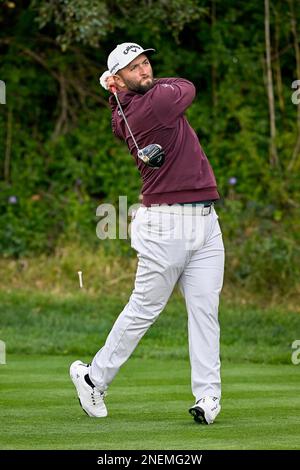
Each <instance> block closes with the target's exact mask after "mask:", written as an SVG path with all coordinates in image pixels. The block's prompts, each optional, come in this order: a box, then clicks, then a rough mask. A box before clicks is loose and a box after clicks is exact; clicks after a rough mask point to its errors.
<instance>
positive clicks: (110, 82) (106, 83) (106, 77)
mask: <svg viewBox="0 0 300 470" xmlns="http://www.w3.org/2000/svg"><path fill="white" fill-rule="evenodd" d="M99 82H100V84H101V86H103V88H104V89H105V90H109V91H111V92H112V90H111V87H115V88H117V85H116V81H115V76H114V75H111V73H110V72H109V71H108V70H106V71H105V72H104V73H103V74H102V75H101V77H100V78H99Z"/></svg>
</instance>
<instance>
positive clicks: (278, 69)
mask: <svg viewBox="0 0 300 470" xmlns="http://www.w3.org/2000/svg"><path fill="white" fill-rule="evenodd" d="M279 42H280V23H279V15H278V12H277V11H276V10H275V54H276V55H275V73H276V87H277V95H278V101H279V109H280V111H281V112H282V114H284V111H285V102H284V96H283V87H282V75H281V67H280V57H279Z"/></svg>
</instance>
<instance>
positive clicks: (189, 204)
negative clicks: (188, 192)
mask: <svg viewBox="0 0 300 470" xmlns="http://www.w3.org/2000/svg"><path fill="white" fill-rule="evenodd" d="M213 203H214V201H211V200H209V201H193V202H178V203H177V204H180V205H181V206H184V205H188V206H198V205H203V206H204V207H211V206H212V205H213Z"/></svg>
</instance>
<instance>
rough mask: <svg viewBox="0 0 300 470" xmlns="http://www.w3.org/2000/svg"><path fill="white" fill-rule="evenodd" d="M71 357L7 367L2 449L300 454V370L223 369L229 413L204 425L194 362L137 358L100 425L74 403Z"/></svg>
mask: <svg viewBox="0 0 300 470" xmlns="http://www.w3.org/2000/svg"><path fill="white" fill-rule="evenodd" d="M73 359H75V358H73V357H61V356H25V357H20V356H11V357H10V358H9V362H8V364H7V365H6V366H1V369H0V374H1V411H0V414H1V427H2V432H1V445H0V447H1V449H98V450H101V449H200V450H202V449H299V430H300V418H299V408H300V396H299V372H298V370H296V367H295V366H292V365H258V364H224V366H223V401H222V405H223V410H222V412H221V414H220V415H219V417H218V419H217V421H216V422H215V424H214V425H212V426H202V425H198V424H196V423H194V421H193V420H192V418H191V416H190V415H189V414H188V412H187V410H188V407H189V406H190V404H191V403H192V396H191V394H190V390H189V364H188V361H183V360H174V361H172V360H166V359H165V360H163V361H160V360H159V359H157V360H154V359H140V358H132V359H131V360H130V361H129V362H128V363H127V364H126V365H125V367H123V369H122V371H121V372H120V373H119V375H118V376H117V378H116V380H115V381H114V383H113V384H112V386H111V388H110V393H109V395H108V397H107V399H106V401H107V405H108V409H109V416H108V417H107V418H104V419H99V420H97V419H92V418H89V417H88V416H86V415H85V414H84V413H83V411H82V410H81V408H80V407H79V404H78V402H77V399H76V397H75V389H73V384H72V383H71V381H70V380H69V377H68V366H69V363H70V362H71V361H72V360H73ZM296 372H297V373H296Z"/></svg>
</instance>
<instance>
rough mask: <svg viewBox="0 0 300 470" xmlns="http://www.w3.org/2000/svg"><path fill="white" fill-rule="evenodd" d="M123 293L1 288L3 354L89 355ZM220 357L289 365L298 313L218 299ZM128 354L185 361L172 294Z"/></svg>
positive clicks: (181, 321)
mask: <svg viewBox="0 0 300 470" xmlns="http://www.w3.org/2000/svg"><path fill="white" fill-rule="evenodd" d="M127 300H128V297H126V296H124V297H122V296H116V295H115V296H112V295H102V296H96V295H90V294H89V293H86V292H76V293H71V294H69V295H68V296H62V295H54V294H52V293H42V292H39V291H35V292H34V291H22V290H18V291H16V290H12V291H10V292H9V291H2V292H1V300H0V318H1V324H0V338H1V339H2V340H4V341H5V342H6V347H7V351H8V354H12V353H18V354H20V353H22V354H65V355H68V354H77V355H93V354H94V353H95V352H96V351H97V350H98V349H99V348H100V347H101V346H102V344H103V342H104V341H105V338H106V336H107V334H108V333H109V331H110V329H111V326H112V325H113V322H114V321H115V319H116V318H117V316H118V314H119V313H120V312H121V311H122V309H123V307H124V305H125V304H126V302H127ZM220 324H221V355H222V360H225V361H231V362H241V361H243V362H244V361H247V362H253V363H270V364H290V363H291V354H292V349H291V345H292V343H293V341H294V340H295V339H299V338H298V336H299V335H298V336H297V333H298V332H299V331H300V315H299V314H298V313H295V312H293V311H284V310H283V309H280V308H269V309H263V308H261V307H258V306H249V305H241V306H234V305H232V304H228V303H227V302H221V307H220ZM134 355H135V356H136V357H140V358H142V357H143V358H174V357H176V358H181V359H187V357H188V347H187V315H186V309H185V304H184V301H183V299H182V298H181V297H180V296H179V295H177V293H174V294H173V296H172V297H171V299H170V301H169V303H168V305H167V307H166V308H165V310H164V311H163V312H162V314H161V315H160V317H159V318H158V320H157V321H156V323H155V324H154V325H153V326H152V327H151V328H150V330H149V331H148V332H147V333H146V335H145V337H144V338H143V339H142V341H141V342H140V344H139V346H138V348H137V349H136V351H135V353H134Z"/></svg>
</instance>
